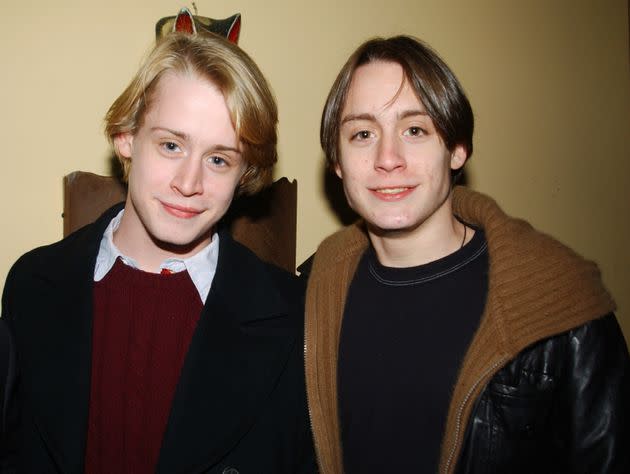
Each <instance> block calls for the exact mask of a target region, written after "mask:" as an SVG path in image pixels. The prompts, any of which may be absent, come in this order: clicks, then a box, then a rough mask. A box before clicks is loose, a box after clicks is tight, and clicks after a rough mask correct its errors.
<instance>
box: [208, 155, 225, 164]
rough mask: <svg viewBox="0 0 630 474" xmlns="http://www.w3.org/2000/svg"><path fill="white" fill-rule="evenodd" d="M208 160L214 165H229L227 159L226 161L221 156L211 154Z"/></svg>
mask: <svg viewBox="0 0 630 474" xmlns="http://www.w3.org/2000/svg"><path fill="white" fill-rule="evenodd" d="M208 161H209V162H210V163H211V164H212V165H214V166H227V164H228V163H227V161H225V159H224V158H221V157H220V156H211V157H210V158H208Z"/></svg>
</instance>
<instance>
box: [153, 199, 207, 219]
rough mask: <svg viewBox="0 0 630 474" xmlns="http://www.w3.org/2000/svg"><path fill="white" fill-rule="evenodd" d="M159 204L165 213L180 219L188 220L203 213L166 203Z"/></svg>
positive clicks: (191, 208)
mask: <svg viewBox="0 0 630 474" xmlns="http://www.w3.org/2000/svg"><path fill="white" fill-rule="evenodd" d="M161 204H162V207H164V210H165V211H166V212H168V213H169V214H171V215H172V216H175V217H179V218H181V219H190V218H193V217H195V216H198V215H199V214H201V213H202V212H203V211H201V210H199V209H195V208H193V207H188V206H179V205H177V204H171V203H167V202H161Z"/></svg>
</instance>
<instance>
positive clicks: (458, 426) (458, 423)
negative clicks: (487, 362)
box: [444, 358, 505, 474]
mask: <svg viewBox="0 0 630 474" xmlns="http://www.w3.org/2000/svg"><path fill="white" fill-rule="evenodd" d="M504 361H505V358H502V359H500V360H498V361H497V362H495V363H494V364H493V365H492V366H491V367H490V368H489V369H488V370H486V371H485V372H484V373H483V374H482V375H481V376H480V377H479V378H478V379H477V380H476V381H475V383H474V384H473V385H472V386H471V387H470V389H468V392H467V393H466V396H465V397H464V400H463V401H462V403H461V404H460V405H459V409H458V410H457V419H456V422H455V439H454V441H453V447H452V448H451V452H450V453H449V455H448V460H447V461H446V465H445V466H444V474H448V472H449V468H450V467H451V463H452V462H453V457H454V456H455V451H456V450H457V445H458V444H459V437H460V434H461V431H462V412H463V411H464V406H466V404H467V403H468V401H469V400H470V397H471V396H472V393H473V392H474V391H475V389H476V388H477V386H478V385H479V384H480V383H481V382H482V381H483V380H484V379H485V378H486V377H487V376H488V374H490V373H492V372H493V371H494V370H495V369H496V368H497V367H499V366H500V365H501V364H503V362H504Z"/></svg>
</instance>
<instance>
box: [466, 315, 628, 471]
mask: <svg viewBox="0 0 630 474" xmlns="http://www.w3.org/2000/svg"><path fill="white" fill-rule="evenodd" d="M629 433H630V361H629V357H628V350H627V348H626V344H625V341H624V338H623V335H622V333H621V331H620V329H619V326H618V324H617V321H616V319H615V317H614V315H612V314H610V315H607V316H606V317H604V318H601V319H597V320H594V321H592V322H590V323H588V324H585V325H584V326H580V327H578V328H576V329H574V330H572V331H569V332H566V333H563V334H560V335H558V336H554V337H551V338H549V339H545V340H543V341H540V342H538V343H536V344H534V345H533V346H530V347H529V348H528V349H526V350H524V351H522V352H521V353H520V354H519V355H518V357H516V358H515V359H514V360H512V361H511V362H510V363H509V364H508V365H506V366H505V367H504V368H502V369H501V370H500V371H499V372H498V373H497V374H496V375H495V376H494V377H493V378H492V379H491V381H490V383H489V384H488V385H487V386H486V388H485V389H484V390H483V391H482V393H481V395H480V397H479V399H478V400H477V403H476V406H475V408H474V409H473V412H472V415H471V418H470V420H469V423H468V426H467V432H466V436H465V439H464V445H463V449H462V451H461V456H460V459H459V462H458V465H457V471H456V472H457V473H458V474H472V473H474V474H490V473H492V474H499V473H506V474H525V473H527V474H530V473H531V474H546V473H554V474H556V473H572V474H574V473H584V474H603V473H606V474H612V473H618V474H628V473H630V435H629Z"/></svg>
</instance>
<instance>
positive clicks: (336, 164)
mask: <svg viewBox="0 0 630 474" xmlns="http://www.w3.org/2000/svg"><path fill="white" fill-rule="evenodd" d="M334 170H335V174H336V175H337V176H339V179H343V175H342V173H341V165H339V162H336V163H335V164H334Z"/></svg>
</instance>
